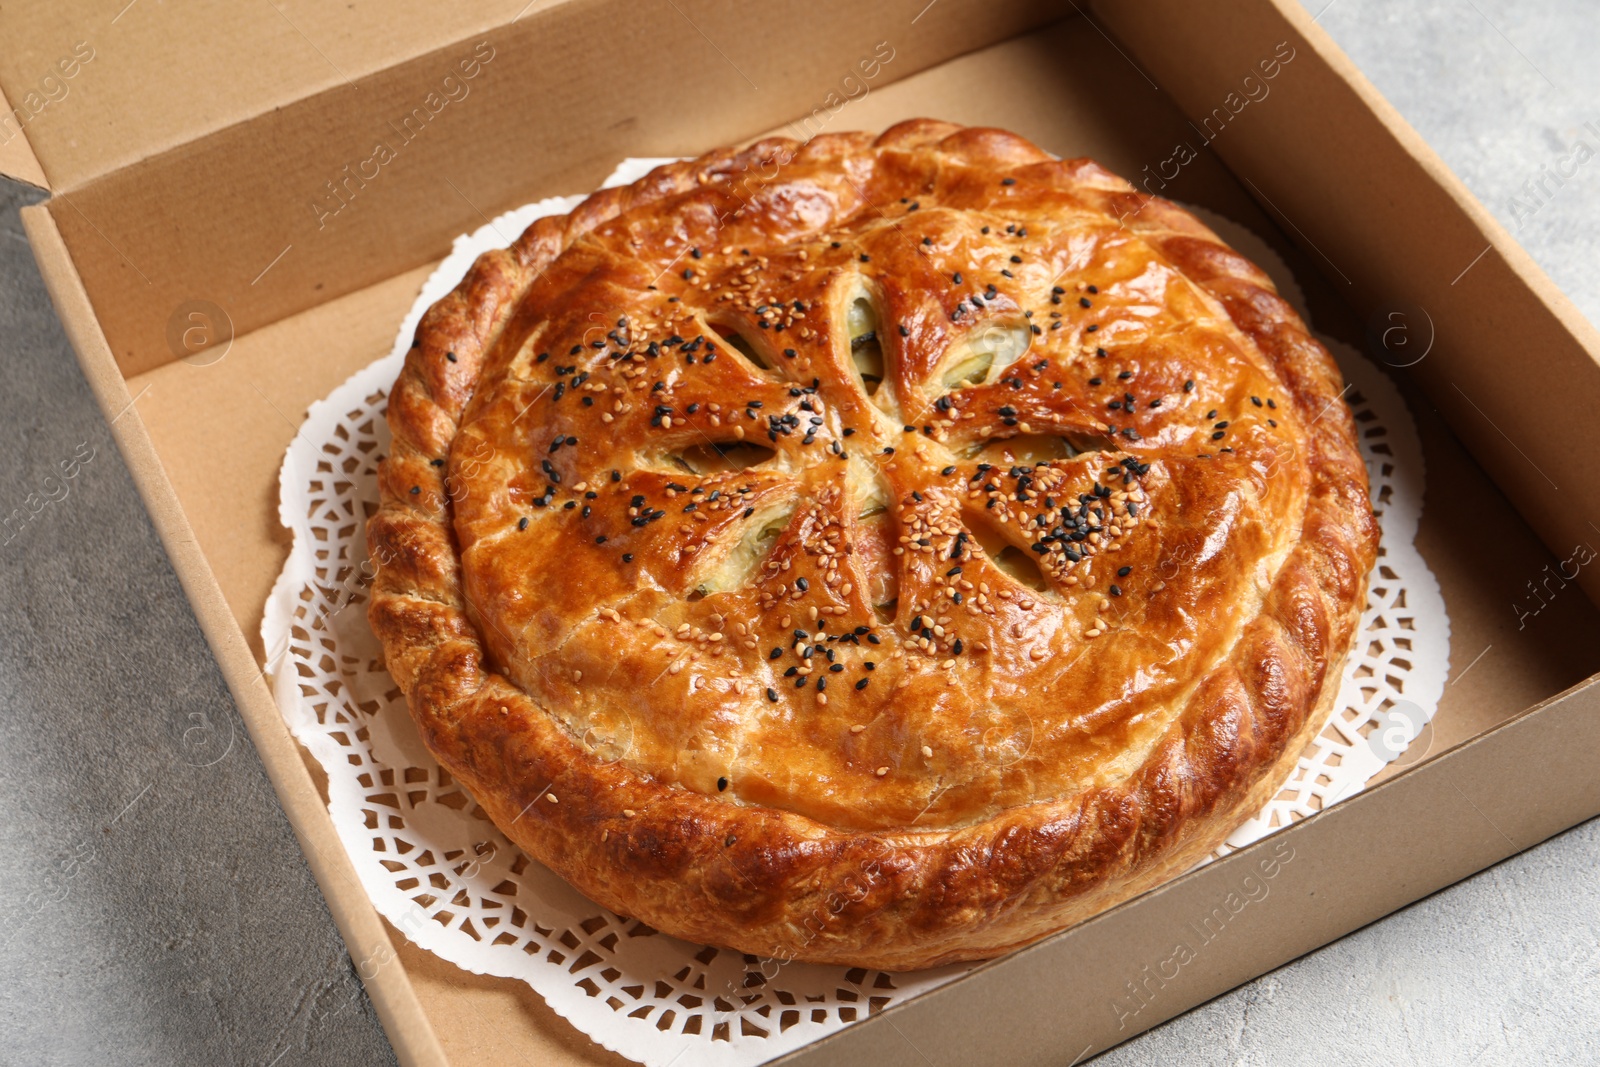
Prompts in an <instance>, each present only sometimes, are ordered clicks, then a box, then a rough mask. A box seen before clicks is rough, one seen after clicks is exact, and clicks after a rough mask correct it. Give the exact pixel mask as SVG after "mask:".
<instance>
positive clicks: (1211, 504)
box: [367, 120, 1378, 969]
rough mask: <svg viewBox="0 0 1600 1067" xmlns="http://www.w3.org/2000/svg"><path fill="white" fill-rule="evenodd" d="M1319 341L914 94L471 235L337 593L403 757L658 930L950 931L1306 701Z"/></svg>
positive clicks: (1219, 251) (1116, 869) (1226, 813)
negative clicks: (813, 133) (912, 111)
mask: <svg viewBox="0 0 1600 1067" xmlns="http://www.w3.org/2000/svg"><path fill="white" fill-rule="evenodd" d="M1341 394H1342V382H1341V380H1340V375H1339V371H1338V369H1337V367H1336V366H1335V365H1334V362H1333V360H1332V359H1331V357H1330V356H1329V355H1328V352H1327V351H1326V350H1325V349H1324V348H1323V347H1322V346H1321V345H1320V344H1318V343H1317V342H1316V341H1315V340H1313V339H1312V338H1311V337H1310V336H1309V334H1308V333H1307V328H1306V326H1305V324H1304V323H1303V322H1302V321H1301V320H1300V319H1299V317H1298V316H1297V315H1296V314H1295V312H1294V311H1293V310H1292V309H1291V308H1290V306H1289V305H1288V304H1287V303H1286V302H1285V301H1284V300H1283V299H1281V298H1280V297H1279V296H1278V295H1277V294H1276V292H1275V291H1274V289H1273V286H1272V284H1271V282H1270V281H1269V280H1268V278H1267V277H1266V275H1264V274H1263V273H1262V272H1261V271H1260V270H1258V269H1257V268H1256V267H1255V266H1253V265H1252V264H1251V263H1250V262H1248V261H1247V260H1246V259H1244V258H1243V257H1241V256H1240V255H1238V254H1237V253H1236V252H1234V251H1232V250H1231V249H1229V248H1228V247H1227V246H1226V245H1225V244H1223V243H1222V241H1221V240H1219V239H1218V238H1217V236H1216V235H1215V234H1213V233H1212V232H1211V231H1210V230H1208V229H1207V228H1206V227H1205V226H1204V225H1202V224H1201V223H1200V222H1198V221H1197V220H1196V219H1195V218H1194V217H1193V216H1192V215H1190V214H1189V213H1188V212H1186V211H1184V210H1183V209H1181V208H1179V207H1177V206H1175V205H1174V204H1172V203H1170V202H1168V201H1165V200H1162V199H1160V198H1158V197H1152V196H1147V195H1145V194H1144V193H1142V192H1138V191H1136V190H1135V189H1134V188H1133V187H1132V186H1130V185H1129V184H1128V183H1127V182H1125V181H1123V180H1122V179H1120V178H1118V177H1116V176H1115V175H1113V174H1111V173H1109V172H1108V171H1106V170H1105V169H1103V168H1101V167H1100V166H1098V165H1097V164H1095V163H1093V162H1091V161H1089V160H1084V159H1076V160H1061V159H1056V158H1054V157H1053V156H1051V155H1049V154H1048V153H1046V152H1044V151H1042V150H1041V149H1039V148H1037V147H1035V146H1034V145H1032V144H1030V143H1029V142H1027V141H1025V140H1023V139H1022V138H1020V137H1017V136H1015V135H1013V134H1009V133H1005V132H1002V131H999V130H993V129H978V128H963V127H959V126H954V125H951V124H948V123H943V122H934V121H927V120H919V121H912V122H906V123H902V124H901V125H898V126H895V127H893V128H892V129H890V130H888V131H887V132H885V133H883V134H882V135H881V136H877V137H873V136H871V135H869V134H858V133H850V134H837V135H834V134H829V135H823V136H819V137H816V138H813V139H812V140H810V141H807V142H805V143H798V142H795V141H791V140H785V139H770V140H763V141H760V142H758V143H756V144H754V145H751V146H750V147H747V148H743V149H732V148H729V149H722V150H719V151H715V152H711V153H709V154H707V155H704V156H702V157H700V158H699V159H696V160H693V161H690V162H681V163H671V164H668V165H665V166H661V167H658V168H657V169H655V170H654V171H652V172H651V173H650V174H649V175H648V176H647V177H645V178H643V179H641V180H640V181H637V182H635V183H634V184H632V185H629V186H626V187H621V188H613V189H605V190H602V191H600V192H597V193H595V194H594V195H593V196H591V197H589V198H588V199H587V200H585V201H584V202H583V203H582V204H580V205H579V206H578V207H577V208H576V209H574V210H573V211H572V213H571V214H569V215H566V216H561V217H552V218H543V219H540V220H539V221H537V222H535V223H534V224H533V225H532V226H530V227H529V228H528V229H527V231H526V232H525V233H523V234H522V235H521V237H520V238H518V240H517V241H516V242H515V244H513V245H512V246H511V247H510V248H509V249H505V250H502V251H495V252H490V253H487V254H485V255H484V256H482V257H481V258H479V259H478V261H477V262H476V264H475V265H474V266H473V267H472V269H471V271H470V272H469V273H468V275H467V276H466V278H465V279H464V280H463V281H462V282H461V284H460V285H459V286H458V287H457V288H456V290H455V291H454V292H452V293H451V294H450V295H449V296H447V297H445V298H444V299H443V300H441V301H439V302H438V303H437V304H435V305H434V306H433V307H432V308H431V309H430V310H429V311H428V313H427V314H426V315H425V316H424V317H423V319H422V321H421V324H420V326H419V327H418V329H417V332H416V338H415V343H414V346H413V347H412V349H411V351H410V353H409V354H408V356H407V358H406V361H405V368H404V370H403V371H402V372H401V374H400V376H399V379H398V380H397V381H396V382H395V384H394V388H393V390H392V392H391V394H390V396H389V407H388V421H389V425H390V427H391V428H392V430H393V445H392V448H391V450H390V452H389V454H388V456H387V459H386V460H385V462H384V463H383V466H382V473H381V488H382V503H381V508H380V510H379V511H378V512H377V513H376V514H375V515H374V517H373V518H372V519H371V520H370V522H369V523H368V533H367V536H368V544H369V549H370V551H371V554H372V559H373V561H374V563H375V564H376V567H377V572H376V578H375V581H374V584H373V588H372V597H371V603H370V609H369V618H370V620H371V624H372V627H373V629H374V631H375V632H376V634H377V635H378V637H379V638H380V639H381V640H382V642H383V645H384V649H385V653H386V658H387V663H388V667H389V670H390V671H391V673H392V674H393V676H394V678H395V680H396V681H397V683H398V684H399V686H400V688H401V689H402V690H404V692H405V693H406V695H407V697H408V700H409V706H410V709H411V712H412V715H413V717H414V718H415V720H416V724H417V727H418V729H419V730H420V732H421V736H422V738H423V739H424V741H425V742H426V744H427V746H428V748H429V749H430V750H431V751H432V752H433V754H434V755H435V756H436V757H437V758H438V760H439V762H440V763H441V764H442V765H443V767H444V768H445V769H446V770H447V771H448V773H449V774H451V775H452V776H454V777H455V778H456V779H457V780H459V781H460V783H461V784H462V785H463V786H464V787H465V788H466V789H467V790H469V791H470V793H471V794H472V796H473V797H474V798H475V799H476V800H477V801H478V803H479V804H481V805H482V807H483V808H484V809H485V810H486V812H487V813H488V815H489V816H490V817H491V818H492V819H493V820H494V822H495V823H496V824H497V825H498V826H499V827H500V829H501V830H503V831H504V832H505V834H506V835H507V836H508V837H510V838H511V840H512V841H514V842H515V843H516V844H517V845H518V846H519V847H521V848H522V849H523V850H524V851H525V852H527V853H528V854H529V855H531V856H533V857H535V858H537V859H538V860H539V861H540V862H542V863H544V864H546V865H547V866H549V867H550V868H551V869H553V870H554V871H556V872H557V873H558V874H560V875H561V876H562V877H564V878H565V879H567V880H568V881H569V882H571V883H572V885H574V886H575V887H576V888H577V889H579V890H580V891H581V892H583V893H584V894H586V895H587V896H588V897H590V898H591V899H593V900H594V901H596V902H598V903H599V904H602V905H604V906H605V907H608V908H611V909H613V910H615V911H617V912H619V913H621V914H623V915H627V916H631V917H633V918H636V919H638V920H640V921H642V922H644V923H646V924H648V925H650V926H652V927H654V928H656V929H658V930H661V931H664V932H666V933H669V934H673V935H676V936H678V937H681V938H685V939H688V940H690V941H696V942H704V943H708V944H713V945H719V946H726V947H730V948H733V949H736V950H740V951H743V952H747V953H754V954H758V955H762V956H767V957H776V958H779V959H784V960H788V959H799V960H808V961H819V962H832V963H844V964H850V965H856V966H867V967H876V968H884V969H909V968H918V967H927V966H934V965H938V964H943V963H949V962H954V961H959V960H972V959H980V958H985V957H989V956H994V955H996V954H999V953H1002V952H1005V951H1007V950H1008V949H1011V948H1014V947H1017V946H1020V945H1024V944H1027V943H1029V942H1031V941H1035V940H1037V939H1039V938H1041V937H1044V936H1045V935H1047V934H1050V933H1052V932H1053V931H1056V930H1060V929H1062V928H1063V927H1065V926H1068V925H1070V924H1072V923H1074V922H1077V921H1079V920H1082V919H1084V918H1086V917H1088V916H1090V915H1093V914H1095V913H1096V912H1098V911H1101V910H1103V909H1105V908H1107V907H1109V906H1111V905H1113V904H1115V903H1117V902H1119V901H1122V900H1124V899H1127V898H1128V897H1130V896H1132V895H1134V894H1137V893H1139V892H1141V891H1143V890H1144V889H1147V888H1149V887H1150V886H1153V885H1155V884H1157V883H1158V882H1160V881H1162V880H1164V879H1166V878H1168V877H1170V876H1172V875H1175V874H1177V873H1180V872H1182V871H1183V870H1185V869H1186V868H1188V867H1190V866H1192V865H1193V864H1194V863H1196V862H1197V861H1198V860H1200V859H1201V858H1203V857H1204V856H1206V855H1207V854H1208V853H1210V852H1211V851H1213V850H1214V849H1215V848H1216V847H1217V845H1218V844H1219V843H1220V842H1221V841H1222V840H1223V839H1224V838H1225V837H1226V836H1227V835H1228V834H1229V833H1230V832H1231V831H1232V830H1234V829H1235V828H1236V827H1237V826H1238V825H1239V824H1240V823H1242V822H1243V821H1245V820H1246V819H1247V818H1249V817H1250V816H1252V815H1253V814H1255V813H1256V812H1257V811H1259V810H1260V809H1261V808H1262V807H1263V805H1264V804H1265V803H1266V802H1267V801H1268V800H1269V799H1271V797H1272V796H1273V795H1274V794H1275V793H1276V792H1277V790H1278V789H1279V788H1280V787H1281V785H1282V783H1283V781H1284V780H1285V778H1286V777H1287V776H1288V774H1289V773H1290V771H1291V770H1292V768H1293V767H1294V765H1295V762H1296V760H1297V758H1298V756H1299V754H1300V752H1301V750H1302V749H1303V748H1304V746H1305V745H1306V743H1307V742H1308V741H1309V740H1310V739H1311V738H1313V737H1314V736H1315V735H1316V734H1317V733H1318V732H1319V731H1321V730H1322V728H1323V725H1324V723H1325V720H1326V719H1327V717H1328V714H1329V711H1330V706H1331V703H1332V701H1333V698H1334V694H1335V692H1336V690H1337V688H1338V683H1339V678H1340V665H1341V662H1342V661H1343V658H1344V656H1345V654H1346V652H1347V650H1348V648H1349V646H1350V644H1351V641H1352V639H1353V634H1354V632H1355V628H1356V625H1357V621H1358V618H1359V615H1360V612H1361V609H1362V607H1363V603H1364V598H1365V590H1366V576H1367V572H1368V570H1369V569H1370V568H1371V567H1372V565H1373V562H1374V559H1375V556H1376V552H1377V540H1378V527H1377V522H1376V520H1375V518H1374V516H1373V513H1372V509H1371V505H1370V501H1369V499H1368V487H1367V476H1366V470H1365V467H1364V465H1363V462H1362V459H1361V456H1360V454H1359V453H1358V451H1357V448H1356V441H1355V433H1354V428H1353V421H1352V418H1351V415H1350V412H1349V410H1348V408H1347V407H1346V406H1345V405H1344V403H1343V402H1342V400H1341Z"/></svg>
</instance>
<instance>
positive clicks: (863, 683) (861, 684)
mask: <svg viewBox="0 0 1600 1067" xmlns="http://www.w3.org/2000/svg"><path fill="white" fill-rule="evenodd" d="M869 681H871V679H870V678H863V679H861V680H860V681H859V682H857V683H856V688H857V689H865V688H866V687H867V683H868V682H869Z"/></svg>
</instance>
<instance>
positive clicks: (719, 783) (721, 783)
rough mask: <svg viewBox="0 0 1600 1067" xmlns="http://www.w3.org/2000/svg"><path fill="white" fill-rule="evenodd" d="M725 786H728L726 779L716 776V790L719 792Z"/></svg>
mask: <svg viewBox="0 0 1600 1067" xmlns="http://www.w3.org/2000/svg"><path fill="white" fill-rule="evenodd" d="M726 788H728V780H727V779H726V778H718V779H717V792H719V793H720V792H722V791H723V790H724V789H726Z"/></svg>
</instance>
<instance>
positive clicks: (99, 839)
mask: <svg viewBox="0 0 1600 1067" xmlns="http://www.w3.org/2000/svg"><path fill="white" fill-rule="evenodd" d="M37 195H38V194H36V193H34V192H32V191H31V190H28V189H27V188H26V187H24V186H20V185H17V184H16V183H14V182H9V181H5V180H3V179H0V294H3V295H0V354H3V359H4V366H5V369H6V372H5V381H6V386H5V388H4V389H3V390H0V450H3V451H4V452H5V454H6V455H8V456H10V457H11V460H10V462H9V463H8V464H7V465H6V466H5V467H4V468H3V469H0V515H8V514H10V513H11V512H12V509H14V508H22V509H23V511H24V513H25V514H31V513H32V512H33V511H34V510H35V507H36V506H37V505H38V501H39V500H44V499H49V498H52V497H54V498H57V499H54V500H53V501H52V502H51V503H49V504H47V505H43V507H42V510H39V511H38V514H37V515H36V516H35V517H33V518H32V519H31V521H29V522H27V523H26V524H25V525H21V526H20V527H19V526H18V525H17V524H15V523H13V524H11V525H9V526H6V527H4V528H3V529H0V541H5V540H6V539H8V538H9V539H10V540H9V543H7V544H3V545H0V1064H5V1065H8V1067H10V1065H15V1067H44V1065H51V1064H74V1065H76V1064H91V1065H96V1067H99V1065H110V1064H117V1065H121V1064H128V1065H140V1067H143V1065H149V1067H173V1065H177V1064H197V1065H207V1067H212V1065H223V1064H274V1065H276V1067H286V1065H289V1064H302V1063H305V1064H328V1063H341V1064H383V1063H393V1062H394V1057H393V1054H392V1053H391V1052H390V1051H389V1046H388V1044H387V1042H386V1041H385V1039H384V1036H383V1031H382V1029H381V1028H380V1027H379V1025H378V1023H377V1019H376V1018H375V1017H374V1015H373V1014H372V1009H371V1007H370V1005H369V1004H368V1002H367V1000H366V997H365V995H364V994H363V993H362V992H361V984H360V981H359V980H358V978H357V977H356V973H355V970H354V968H353V967H352V966H351V963H350V960H349V957H348V956H347V955H346V954H345V950H344V945H343V942H342V941H341V940H340V938H339V933H338V931H337V930H336V929H335V928H334V925H333V920H332V918H331V917H330V916H329V915H328V911H327V908H326V907H325V906H324V905H323V902H322V898H321V895H320V894H319V892H318V890H317V884H316V882H315V880H314V879H313V878H312V877H311V872H310V870H309V869H308V868H307V867H306V863H305V860H304V859H303V858H302V856H301V854H300V848H299V845H298V844H297V843H296V842H295V838H294V835H293V833H292V831H291V830H290V828H289V823H288V821H287V820H286V819H285V818H284V816H283V811H282V809H281V808H280V807H279V806H278V802H277V798H276V797H275V796H274V794H273V792H272V786H271V785H270V784H268V782H267V779H266V775H265V773H264V772H263V771H262V769H261V764H260V761H259V760H258V759H257V758H256V754H255V750H254V749H253V748H252V747H251V745H250V739H249V737H248V735H247V734H246V733H245V731H244V728H243V726H242V724H241V723H240V722H239V719H238V715H237V713H236V712H235V710H234V707H233V699H232V697H230V696H229V694H228V690H227V688H226V686H225V685H224V684H223V681H222V676H221V674H220V673H219V672H218V670H217V667H216V664H215V662H213V660H212V658H211V654H210V652H209V650H208V649H207V648H206V644H205V638H204V637H203V636H202V635H201V633H200V628H199V626H198V624H197V623H196V622H195V619H194V615H193V614H192V613H191V611H190V609H189V603H188V601H187V600H186V599H185V598H184V594H183V590H182V589H181V588H180V587H179V585H178V579H177V577H176V575H174V574H173V571H172V567H171V564H169V563H168V562H167V557H166V554H165V553H164V551H163V550H162V547H161V543H160V542H159V541H158V540H157V539H156V535H155V531H154V529H153V528H152V527H151V525H150V520H149V518H148V517H147V516H146V514H145V510H144V505H143V503H142V502H141V501H140V499H139V496H138V493H137V492H136V491H135V489H134V486H133V482H132V480H131V479H130V478H129V476H128V472H127V469H126V468H125V467H124V466H123V464H122V458H121V456H120V455H119V454H118V453H117V450H116V446H115V445H114V444H113V443H112V440H111V433H110V431H109V429H108V428H107V426H106V423H105V420H104V418H102V417H101V415H100V411H99V409H98V408H97V407H96V406H95V402H94V398H93V396H92V395H91V394H90V392H89V387H88V385H87V384H86V383H85V382H84V379H83V375H82V373H81V372H80V371H79V369H78V364H77V361H76V359H75V358H74V357H73V354H72V350H71V348H70V347H69V346H68V344H67V340H66V337H65V336H64V335H63V334H62V332H61V326H60V324H59V323H58V322H57V320H56V317H55V313H54V311H53V310H52V309H51V306H50V300H49V297H48V296H47V294H46V293H45V290H44V283H43V282H42V281H41V280H40V278H39V274H38V270H37V268H36V267H35V266H34V261H33V255H32V253H31V252H30V251H29V248H28V245H27V242H26V240H24V238H23V235H22V230H21V223H20V220H19V219H18V217H17V208H18V207H19V206H21V205H22V204H24V203H27V202H29V201H31V200H34V199H37ZM75 456H77V457H79V460H78V461H76V463H75V461H74V457H75ZM82 457H91V458H88V459H87V461H86V462H83V461H81V458H82ZM62 463H67V467H66V469H65V470H66V471H67V472H71V476H70V477H69V476H66V474H65V473H64V471H63V468H62V466H61V464H62ZM63 491H64V493H65V495H63ZM30 494H37V497H36V498H35V501H34V504H32V505H30V504H29V502H28V497H29V496H30Z"/></svg>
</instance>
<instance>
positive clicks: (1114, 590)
mask: <svg viewBox="0 0 1600 1067" xmlns="http://www.w3.org/2000/svg"><path fill="white" fill-rule="evenodd" d="M1111 595H1112V596H1121V595H1122V586H1120V585H1113V586H1112V587H1111Z"/></svg>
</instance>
